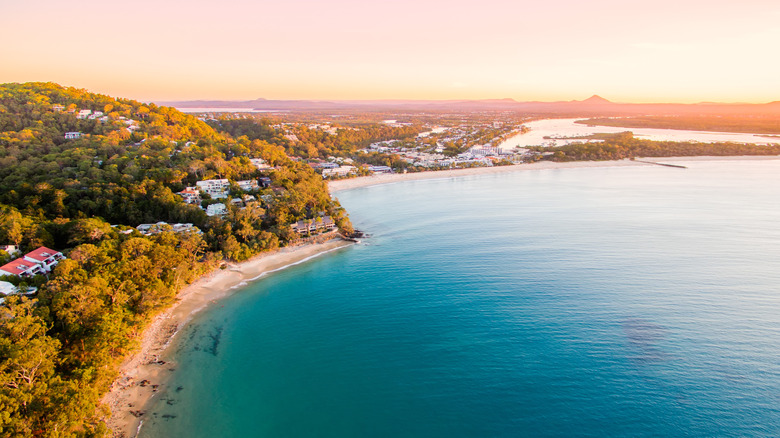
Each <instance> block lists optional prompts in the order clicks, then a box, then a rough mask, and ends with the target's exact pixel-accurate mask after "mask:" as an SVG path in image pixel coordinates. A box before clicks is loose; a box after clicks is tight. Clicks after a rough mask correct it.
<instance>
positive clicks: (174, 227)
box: [135, 222, 202, 236]
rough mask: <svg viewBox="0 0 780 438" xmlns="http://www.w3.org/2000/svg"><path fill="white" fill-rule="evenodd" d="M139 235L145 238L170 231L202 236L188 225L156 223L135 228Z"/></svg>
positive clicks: (198, 230) (197, 229)
mask: <svg viewBox="0 0 780 438" xmlns="http://www.w3.org/2000/svg"><path fill="white" fill-rule="evenodd" d="M135 229H136V230H138V232H139V233H141V234H143V235H145V236H151V235H153V234H159V233H162V232H164V231H172V232H174V233H184V232H187V231H192V232H195V233H198V234H202V232H201V231H200V229H199V228H198V227H196V226H194V225H192V224H190V223H187V224H169V223H168V222H157V223H156V224H141V225H138V226H137V227H135Z"/></svg>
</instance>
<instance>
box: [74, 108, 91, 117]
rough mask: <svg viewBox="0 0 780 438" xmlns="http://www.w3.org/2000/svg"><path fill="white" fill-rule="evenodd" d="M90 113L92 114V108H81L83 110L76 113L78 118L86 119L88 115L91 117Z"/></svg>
mask: <svg viewBox="0 0 780 438" xmlns="http://www.w3.org/2000/svg"><path fill="white" fill-rule="evenodd" d="M90 114H92V110H88V109H85V110H81V111H79V113H78V114H77V115H76V118H77V119H86V118H87V117H89V115H90Z"/></svg>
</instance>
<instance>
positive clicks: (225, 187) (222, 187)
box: [195, 178, 230, 199]
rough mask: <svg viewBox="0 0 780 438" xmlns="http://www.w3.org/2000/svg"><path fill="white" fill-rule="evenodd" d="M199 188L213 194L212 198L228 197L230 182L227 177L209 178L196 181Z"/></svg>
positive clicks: (210, 194)
mask: <svg viewBox="0 0 780 438" xmlns="http://www.w3.org/2000/svg"><path fill="white" fill-rule="evenodd" d="M195 186H197V187H198V189H199V190H200V191H201V192H203V193H206V194H208V195H209V196H211V198H212V199H223V198H227V196H228V192H229V191H230V182H229V181H228V180H227V179H224V178H223V179H207V180H203V181H198V182H196V183H195Z"/></svg>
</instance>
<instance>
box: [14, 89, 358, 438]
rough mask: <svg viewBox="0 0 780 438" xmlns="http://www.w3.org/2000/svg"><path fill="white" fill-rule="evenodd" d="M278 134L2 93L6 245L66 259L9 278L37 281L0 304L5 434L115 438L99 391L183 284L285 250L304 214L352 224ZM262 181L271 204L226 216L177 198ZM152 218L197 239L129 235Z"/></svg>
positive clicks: (82, 96)
mask: <svg viewBox="0 0 780 438" xmlns="http://www.w3.org/2000/svg"><path fill="white" fill-rule="evenodd" d="M85 110H89V111H90V112H91V113H92V114H93V115H95V117H92V118H89V117H81V116H80V115H79V114H80V113H81V112H82V111H83V112H86V111H85ZM98 116H99V117H98ZM69 132H77V133H80V135H79V136H78V137H79V138H73V139H66V133H69ZM247 134H251V135H252V138H250V137H249V135H247ZM272 137H273V136H272V135H271V136H268V137H263V136H262V135H259V134H254V133H246V134H240V133H238V132H236V135H235V136H234V135H231V134H227V133H220V132H217V131H215V130H214V129H213V128H212V127H211V126H209V125H208V124H207V123H205V122H203V121H200V120H198V119H196V118H195V117H192V116H190V115H186V114H183V113H181V112H179V111H177V110H175V109H172V108H167V107H158V106H156V105H154V104H143V103H140V102H136V101H133V100H128V99H115V98H112V97H109V96H104V95H99V94H93V93H89V92H87V91H85V90H79V89H74V88H65V87H62V86H59V85H57V84H53V83H26V84H3V85H0V244H13V245H18V246H20V247H21V249H22V251H23V252H26V251H29V250H32V249H35V248H37V247H39V246H46V247H49V248H54V249H56V250H59V251H62V252H63V253H65V255H66V256H67V259H66V260H63V261H61V262H60V263H59V265H58V266H57V267H56V268H55V270H54V271H53V272H52V273H51V274H49V275H48V276H47V277H44V276H36V277H33V278H28V279H19V278H17V277H14V276H6V277H1V278H0V280H4V281H9V282H12V283H14V284H16V285H19V286H23V287H24V286H36V287H38V292H37V294H36V295H35V296H34V297H24V296H9V297H7V298H6V300H5V302H4V303H3V304H2V306H0V313H2V315H0V436H8V437H30V436H35V437H93V436H104V435H106V434H107V433H108V430H107V428H106V425H105V421H104V420H105V418H106V416H107V415H109V413H108V412H107V410H106V408H105V407H103V406H101V404H100V398H101V396H102V395H103V394H104V393H105V392H106V391H107V390H108V388H109V386H110V384H111V382H112V381H113V380H114V378H115V377H116V372H117V371H116V370H117V366H118V364H119V363H120V362H121V361H122V359H123V358H124V357H125V356H126V355H127V354H128V353H129V352H131V351H132V350H133V348H134V347H135V346H136V343H137V342H138V337H139V334H140V333H141V332H142V330H143V328H144V327H145V324H146V323H147V322H148V321H150V320H151V319H152V317H153V316H154V315H156V314H157V313H159V312H161V311H162V310H164V309H165V308H166V307H167V306H169V305H170V304H171V303H173V301H174V300H175V297H176V294H177V292H178V291H179V290H180V289H181V288H182V287H184V286H185V285H186V284H188V283H190V282H192V281H194V280H195V279H197V278H198V277H199V276H201V275H203V274H204V273H207V272H209V271H211V270H213V269H217V268H218V267H219V266H221V265H222V264H223V263H224V260H232V261H241V260H245V259H247V258H249V257H251V256H253V255H255V254H258V253H260V252H263V251H268V250H273V249H275V248H278V247H280V246H285V245H288V244H290V243H291V242H293V241H294V240H295V239H296V238H297V236H296V235H294V233H293V232H292V231H291V229H290V224H291V223H293V222H295V221H297V220H300V219H307V218H312V217H315V216H316V215H319V214H328V215H331V216H332V217H333V218H334V220H335V221H336V223H337V225H338V226H339V227H340V228H341V230H342V231H345V232H349V231H351V225H350V223H349V219H348V217H347V215H346V213H345V212H344V209H343V208H341V207H340V206H339V204H338V202H337V201H335V200H332V199H331V198H330V195H329V194H328V191H327V187H326V185H325V183H324V182H323V180H322V177H321V176H320V175H318V174H316V173H315V172H314V171H313V170H312V169H311V168H310V167H309V166H308V165H305V164H303V163H301V162H299V161H297V160H295V159H292V158H290V157H289V156H288V154H287V151H286V150H285V148H284V147H283V146H280V145H277V144H274V143H271V142H269V140H271V141H274V139H273V138H272ZM251 158H261V159H263V160H265V161H266V162H267V163H268V164H269V165H270V166H272V167H271V168H270V169H265V170H262V171H261V170H258V168H257V167H255V166H254V165H252V163H251V162H250V161H249V160H250V159H251ZM259 177H268V178H270V179H271V186H270V187H267V188H263V189H261V190H260V191H259V192H257V193H254V196H256V197H257V198H259V199H262V202H257V203H255V204H253V205H252V206H251V207H250V206H247V207H246V208H237V207H234V206H229V211H228V214H227V215H226V216H224V217H219V216H213V217H209V216H206V214H205V213H204V212H203V210H202V209H201V208H199V206H197V205H188V204H185V203H184V202H183V201H182V199H181V198H180V197H179V196H177V195H175V193H176V192H178V191H180V190H182V189H183V188H185V187H187V186H191V185H193V184H194V183H195V182H196V181H199V180H203V179H209V178H227V179H229V180H230V181H231V182H235V181H237V180H242V179H252V178H259ZM242 194H243V193H241V192H240V190H239V191H238V192H237V193H235V196H241V195H242ZM206 202H210V201H208V200H206ZM158 221H165V222H184V223H192V224H194V225H195V226H196V227H197V228H198V229H199V230H201V231H202V232H195V231H191V232H183V233H174V232H172V231H164V232H161V233H159V234H154V235H142V234H141V233H139V232H138V231H137V230H135V229H134V228H133V227H136V226H138V225H139V224H141V223H156V222H158ZM8 259H9V258H8V254H5V253H0V261H7V260H8Z"/></svg>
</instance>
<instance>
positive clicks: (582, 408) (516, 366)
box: [141, 161, 780, 437]
mask: <svg viewBox="0 0 780 438" xmlns="http://www.w3.org/2000/svg"><path fill="white" fill-rule="evenodd" d="M686 164H687V165H688V166H689V167H690V168H689V169H687V170H681V169H671V168H663V167H641V168H592V169H567V170H544V171H528V172H517V173H511V174H500V175H483V176H474V177H464V178H458V179H442V180H427V181H412V182H404V183H398V184H392V185H385V186H376V187H369V188H363V189H356V190H352V191H347V192H341V193H338V194H337V196H338V198H339V199H340V200H341V202H342V204H344V205H345V206H346V207H347V209H348V210H349V211H350V213H351V216H352V218H353V222H354V223H355V224H356V225H357V226H358V228H360V229H363V230H366V231H368V232H370V233H371V234H372V235H373V237H371V238H370V239H367V240H366V241H365V243H364V244H360V245H357V246H353V247H350V248H347V249H345V250H342V251H339V252H337V253H333V254H329V255H326V256H323V257H321V258H318V259H315V260H313V261H311V262H308V263H306V264H304V265H300V266H297V267H294V268H290V269H288V270H285V271H282V272H280V273H278V274H274V275H273V276H271V277H269V278H267V279H265V280H263V281H261V282H259V283H256V284H253V285H251V286H249V287H247V288H246V289H245V290H244V291H242V292H241V293H240V294H237V295H235V296H233V297H232V298H230V299H227V300H225V301H224V302H222V303H220V304H219V305H217V306H214V308H212V309H210V310H209V311H208V312H205V313H203V314H202V315H201V316H200V317H199V318H198V319H197V320H196V321H195V323H193V324H192V325H191V326H189V327H188V328H187V329H185V330H184V332H183V333H182V334H181V338H180V341H181V342H180V344H179V346H178V351H177V353H176V355H177V360H178V369H177V371H176V373H175V375H174V379H173V381H172V384H171V389H170V390H169V391H168V392H167V393H165V394H161V396H160V397H161V398H160V401H159V402H158V405H157V406H156V408H155V409H154V411H153V412H151V413H148V414H147V420H146V424H145V426H144V428H143V430H142V434H141V435H142V436H144V437H217V436H219V437H518V436H563V437H569V436H598V437H601V436H626V437H628V436H630V437H637V436H696V437H698V436H701V437H704V436H780V226H778V224H780V161H768V162H756V161H753V162H725V163H724V162H691V163H686Z"/></svg>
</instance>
